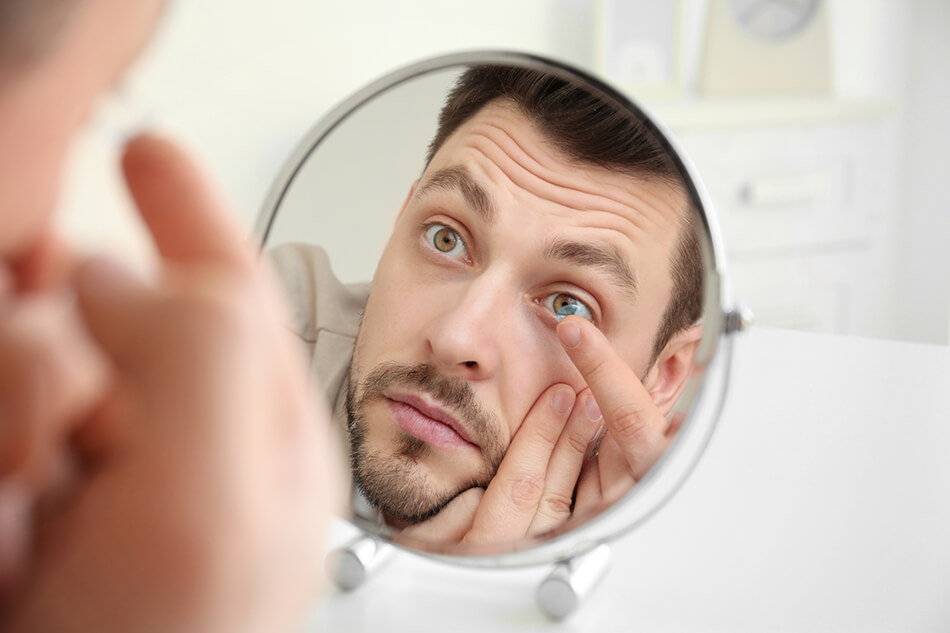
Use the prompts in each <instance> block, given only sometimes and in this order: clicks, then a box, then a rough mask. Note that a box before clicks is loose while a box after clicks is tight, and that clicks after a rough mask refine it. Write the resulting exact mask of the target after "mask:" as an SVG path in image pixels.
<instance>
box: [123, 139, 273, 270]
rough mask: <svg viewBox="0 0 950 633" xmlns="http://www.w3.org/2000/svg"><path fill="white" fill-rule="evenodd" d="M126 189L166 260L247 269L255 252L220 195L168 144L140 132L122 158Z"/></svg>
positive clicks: (184, 155)
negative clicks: (140, 134)
mask: <svg viewBox="0 0 950 633" xmlns="http://www.w3.org/2000/svg"><path fill="white" fill-rule="evenodd" d="M122 166H123V170H124V172H125V179H126V182H127V184H128V187H129V192H130V193H131V194H132V198H133V199H134V200H135V204H136V205H137V206H138V209H139V212H140V213H141V215H142V219H143V220H145V224H146V225H147V226H148V229H149V231H150V232H151V234H152V237H153V239H154V240H155V245H156V247H157V248H158V251H159V253H160V254H161V255H162V257H163V258H164V259H165V260H168V261H175V262H206V263H215V264H221V265H232V266H237V267H239V268H241V269H242V270H250V269H251V268H252V267H253V265H254V256H253V253H252V251H251V248H250V245H249V244H248V243H247V242H246V239H245V237H244V234H243V232H242V231H241V230H240V229H239V228H238V226H237V225H236V223H235V222H234V220H233V219H232V217H231V213H230V211H229V206H228V204H227V203H226V202H225V200H224V198H223V196H222V195H221V194H220V193H219V192H218V191H217V189H216V188H215V187H214V186H213V185H212V184H211V182H210V180H209V179H208V177H207V176H205V175H204V174H203V173H202V171H201V170H200V169H199V168H198V166H197V164H196V163H195V162H194V161H193V160H192V159H191V158H190V157H189V156H188V155H186V154H185V153H184V152H183V151H181V150H180V149H178V148H177V147H176V146H175V145H173V144H172V143H170V142H168V141H166V140H163V139H160V138H158V137H155V136H148V135H144V136H139V137H137V138H135V139H133V140H132V141H131V142H129V144H128V145H127V146H126V148H125V155H124V157H123V161H122Z"/></svg>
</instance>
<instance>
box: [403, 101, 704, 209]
mask: <svg viewBox="0 0 950 633" xmlns="http://www.w3.org/2000/svg"><path fill="white" fill-rule="evenodd" d="M473 155H475V157H476V158H482V159H487V160H488V161H490V162H492V163H494V164H495V165H496V166H498V167H499V168H501V171H502V172H505V175H506V176H508V177H509V179H510V178H511V177H512V176H513V175H514V176H521V178H514V179H513V180H514V181H515V182H514V184H515V185H519V184H522V183H525V182H527V181H530V180H531V179H532V177H533V178H534V179H537V180H539V181H541V183H546V184H547V185H550V186H549V187H544V186H542V189H544V188H546V189H548V190H551V191H553V190H555V189H560V190H561V193H562V194H563V193H569V194H571V195H568V196H566V197H565V198H564V199H563V200H561V202H562V203H563V204H564V205H565V206H568V207H574V208H576V209H578V210H584V209H586V208H591V207H595V206H596V202H597V201H598V200H597V199H598V198H599V199H600V200H599V201H600V202H604V201H607V202H610V201H613V202H616V201H624V202H625V203H626V206H629V207H631V208H632V209H633V210H634V211H639V212H642V213H649V214H650V215H651V216H652V220H654V221H662V220H664V219H666V220H667V221H669V222H673V223H676V224H679V222H680V221H681V219H682V216H683V213H684V212H685V210H686V208H687V206H688V205H687V194H686V191H685V187H684V186H683V184H682V181H680V180H679V179H674V180H671V179H670V178H669V177H668V176H657V175H654V174H649V173H647V172H645V171H643V170H637V171H633V170H625V169H621V168H620V167H609V166H604V165H599V164H595V163H593V162H591V161H587V160H581V159H579V158H577V157H575V156H573V155H571V154H570V153H569V152H567V151H565V150H564V149H562V148H561V146H560V144H559V143H558V142H557V141H556V140H555V139H554V138H553V136H552V134H550V133H548V132H546V131H544V130H542V128H541V127H540V126H539V125H538V124H536V123H535V122H534V121H532V119H531V118H529V116H528V115H526V114H525V113H524V112H523V111H522V110H521V109H520V108H519V107H518V106H517V105H516V104H515V103H514V102H512V101H511V100H509V99H504V98H502V99H496V100H495V101H492V102H490V103H488V104H487V105H485V106H484V107H482V108H481V109H480V110H479V111H478V112H476V113H475V114H474V115H473V116H472V117H471V118H469V119H468V120H467V121H465V123H463V124H462V125H460V126H459V127H458V129H456V130H455V131H454V132H453V133H452V134H451V135H450V136H449V137H448V138H447V139H446V141H445V142H444V143H443V145H442V146H441V147H440V148H439V150H438V151H437V152H436V153H435V154H434V155H433V157H432V161H431V162H430V163H429V164H428V165H427V167H426V169H425V172H424V173H423V175H422V177H421V179H420V186H421V187H422V189H423V190H426V189H427V184H428V183H429V181H431V180H442V181H443V182H441V183H436V184H439V185H445V184H452V181H446V178H445V176H446V173H445V171H446V170H447V169H450V168H452V167H458V166H459V165H462V166H464V165H465V163H466V162H470V160H471V159H472V157H473ZM506 168H507V169H506ZM509 170H510V171H511V172H513V173H508V171H509ZM468 175H469V176H470V177H471V178H470V179H469V180H470V181H475V182H479V181H481V178H480V174H479V173H478V170H474V171H473V170H470V171H469V174H468ZM454 180H455V181H457V182H458V183H459V184H462V183H461V180H460V179H458V178H454ZM541 183H535V184H541ZM435 188H439V187H435ZM442 188H444V187H442ZM610 206H611V207H614V208H615V209H616V210H618V211H620V210H621V209H618V208H617V207H616V205H613V204H611V205H610ZM664 216H665V217H664Z"/></svg>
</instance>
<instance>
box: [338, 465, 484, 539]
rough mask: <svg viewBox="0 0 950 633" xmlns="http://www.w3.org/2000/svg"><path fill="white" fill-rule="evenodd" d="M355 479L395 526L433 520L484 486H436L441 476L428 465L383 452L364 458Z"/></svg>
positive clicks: (372, 503)
mask: <svg viewBox="0 0 950 633" xmlns="http://www.w3.org/2000/svg"><path fill="white" fill-rule="evenodd" d="M353 476H354V481H355V483H356V485H357V487H358V488H359V490H360V492H361V493H362V494H363V496H364V497H365V498H366V500H367V501H368V502H369V503H370V504H371V505H372V506H373V507H374V508H376V509H378V510H379V511H380V512H382V513H383V516H384V517H386V519H387V523H389V524H390V525H393V526H395V527H405V526H407V525H414V524H416V523H421V522H422V521H426V520H428V519H431V518H432V517H434V516H436V515H437V514H438V513H439V512H441V511H442V509H443V508H445V506H447V505H448V504H449V503H450V502H451V501H452V500H453V499H455V497H457V496H458V495H460V494H461V493H463V492H465V491H466V490H468V489H469V488H472V487H473V486H481V485H483V484H482V483H480V482H475V481H469V482H466V483H465V484H461V485H458V484H455V485H453V484H441V483H435V482H434V480H437V479H438V477H437V475H435V474H434V473H432V472H430V471H429V469H428V468H427V466H426V465H424V464H421V463H418V462H412V461H409V460H406V459H405V458H403V457H399V456H395V455H388V456H382V455H380V454H379V453H375V454H372V455H370V456H367V457H366V458H365V459H363V460H362V462H361V463H360V464H359V465H357V467H356V468H355V469H354V475H353Z"/></svg>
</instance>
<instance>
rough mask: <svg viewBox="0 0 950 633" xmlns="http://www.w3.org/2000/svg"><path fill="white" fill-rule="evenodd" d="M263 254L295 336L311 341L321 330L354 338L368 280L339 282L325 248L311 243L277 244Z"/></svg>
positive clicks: (365, 295)
mask: <svg viewBox="0 0 950 633" xmlns="http://www.w3.org/2000/svg"><path fill="white" fill-rule="evenodd" d="M265 257H266V258H267V259H268V260H269V261H270V263H271V265H272V266H273V267H274V269H275V271H276V272H277V276H278V277H279V278H280V281H281V284H282V286H283V288H284V290H285V291H286V293H287V297H288V299H289V301H290V306H291V312H292V316H293V326H294V330H295V331H296V333H297V334H298V336H300V337H301V338H302V339H304V340H305V341H310V342H315V341H316V339H317V336H318V334H319V333H320V332H321V331H329V332H333V333H335V334H338V335H341V336H347V337H353V338H355V337H356V334H357V333H358V332H359V324H360V318H361V315H362V312H363V308H364V307H365V306H366V300H367V298H368V297H369V288H370V284H369V282H365V283H358V284H343V283H341V282H340V280H339V279H337V278H336V276H335V275H334V273H333V268H332V265H331V264H330V258H329V257H328V256H327V253H326V251H325V250H323V249H322V248H321V247H319V246H316V245H314V244H301V243H288V244H281V245H280V246H277V247H275V248H273V249H271V250H269V251H267V253H266V255H265Z"/></svg>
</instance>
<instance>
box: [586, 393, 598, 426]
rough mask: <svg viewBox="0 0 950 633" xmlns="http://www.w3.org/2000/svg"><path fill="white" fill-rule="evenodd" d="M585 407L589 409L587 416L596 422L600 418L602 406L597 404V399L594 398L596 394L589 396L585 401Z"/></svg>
mask: <svg viewBox="0 0 950 633" xmlns="http://www.w3.org/2000/svg"><path fill="white" fill-rule="evenodd" d="M584 408H585V409H587V417H588V418H589V419H590V421H591V422H596V421H597V420H599V419H600V416H601V413H600V407H598V406H597V401H596V400H594V396H587V398H586V400H585V401H584Z"/></svg>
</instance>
